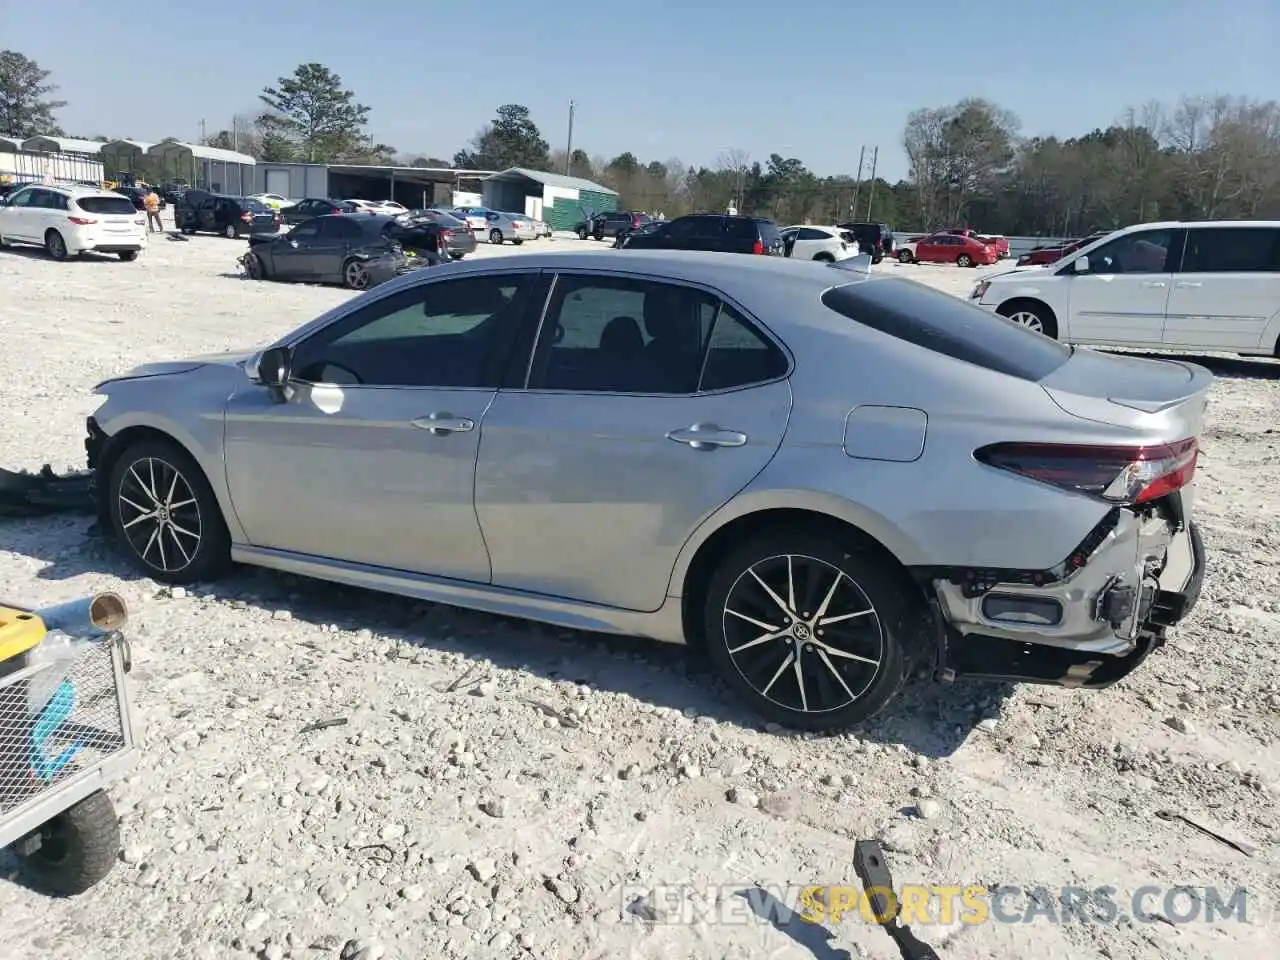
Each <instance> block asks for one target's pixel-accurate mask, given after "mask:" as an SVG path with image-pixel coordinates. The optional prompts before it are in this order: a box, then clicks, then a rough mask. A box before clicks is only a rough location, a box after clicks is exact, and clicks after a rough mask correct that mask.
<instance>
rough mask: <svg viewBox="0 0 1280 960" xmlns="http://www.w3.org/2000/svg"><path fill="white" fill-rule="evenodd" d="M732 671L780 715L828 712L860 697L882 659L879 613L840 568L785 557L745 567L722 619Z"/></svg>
mask: <svg viewBox="0 0 1280 960" xmlns="http://www.w3.org/2000/svg"><path fill="white" fill-rule="evenodd" d="M722 620H723V629H724V636H725V641H726V644H727V646H728V653H729V659H730V660H731V661H732V663H733V665H734V668H735V669H736V670H737V671H738V673H739V674H740V675H741V676H742V678H743V680H745V681H746V682H747V683H748V684H749V685H750V686H751V688H752V689H754V690H755V691H756V692H757V693H759V694H760V695H761V696H762V697H765V698H766V699H768V700H770V701H772V702H773V703H775V704H777V705H778V706H780V707H783V708H785V709H787V710H794V711H799V712H803V713H829V712H832V711H835V710H840V709H842V708H844V707H847V706H848V705H849V704H851V703H853V702H854V701H855V700H857V699H858V698H859V697H861V696H862V695H863V694H864V693H866V691H867V690H868V688H870V686H871V684H872V683H873V682H874V681H875V679H876V676H877V675H878V673H879V672H880V666H881V664H882V663H883V661H884V659H885V637H884V628H883V625H882V624H881V621H880V615H879V613H878V612H877V611H876V609H875V606H874V605H873V604H872V603H871V600H870V599H869V598H868V597H867V594H866V593H865V592H864V591H863V590H862V588H861V587H860V586H859V585H858V584H857V583H856V582H855V581H854V580H853V578H852V577H850V576H849V575H848V574H847V573H845V572H844V571H843V570H841V569H839V568H838V567H836V566H834V565H833V564H830V563H827V562H826V561H824V560H819V559H817V558H816V557H809V556H803V555H799V554H785V555H781V556H773V557H768V558H767V559H764V560H761V561H759V562H757V563H755V564H753V565H752V566H750V567H748V568H747V570H746V571H744V572H743V573H742V574H741V575H740V576H739V577H738V579H737V580H736V581H734V584H733V586H732V587H731V588H730V590H729V594H728V597H727V599H726V600H725V605H724V611H723V613H722Z"/></svg>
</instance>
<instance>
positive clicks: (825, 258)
mask: <svg viewBox="0 0 1280 960" xmlns="http://www.w3.org/2000/svg"><path fill="white" fill-rule="evenodd" d="M813 259H814V260H817V261H818V262H819V263H835V262H836V258H835V257H833V256H832V255H831V254H829V253H815V254H814V255H813Z"/></svg>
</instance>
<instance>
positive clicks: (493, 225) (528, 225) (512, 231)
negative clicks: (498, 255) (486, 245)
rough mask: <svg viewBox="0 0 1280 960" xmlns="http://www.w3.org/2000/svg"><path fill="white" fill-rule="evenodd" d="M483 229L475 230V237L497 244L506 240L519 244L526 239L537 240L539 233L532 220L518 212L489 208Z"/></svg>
mask: <svg viewBox="0 0 1280 960" xmlns="http://www.w3.org/2000/svg"><path fill="white" fill-rule="evenodd" d="M484 219H485V225H484V227H483V229H481V230H477V231H476V236H477V237H483V238H485V239H487V240H488V241H489V242H490V243H494V244H499V243H503V242H504V241H506V240H510V241H511V242H512V243H514V244H516V245H517V246H519V245H520V244H522V243H524V242H525V241H526V240H537V239H538V237H539V236H540V234H539V233H538V229H537V227H535V226H534V225H533V220H532V219H530V218H529V217H526V216H522V215H521V214H518V213H506V212H505V211H502V210H489V211H486V212H485V215H484Z"/></svg>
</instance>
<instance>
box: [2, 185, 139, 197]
mask: <svg viewBox="0 0 1280 960" xmlns="http://www.w3.org/2000/svg"><path fill="white" fill-rule="evenodd" d="M27 187H39V188H40V189H41V190H53V191H55V192H57V193H65V194H66V195H67V196H69V197H118V196H120V194H119V193H117V192H116V191H114V190H103V189H102V188H101V187H90V186H87V185H86V184H82V183H21V184H15V185H14V188H15V192H16V191H17V190H24V189H26V188H27Z"/></svg>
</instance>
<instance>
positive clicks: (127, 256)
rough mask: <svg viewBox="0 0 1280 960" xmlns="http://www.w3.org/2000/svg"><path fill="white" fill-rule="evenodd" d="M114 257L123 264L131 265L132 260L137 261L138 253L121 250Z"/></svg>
mask: <svg viewBox="0 0 1280 960" xmlns="http://www.w3.org/2000/svg"><path fill="white" fill-rule="evenodd" d="M116 256H118V257H119V258H120V259H121V260H123V261H124V262H125V263H132V262H133V261H134V260H137V259H138V251H137V250H121V251H120V252H119V253H118V254H116Z"/></svg>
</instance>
